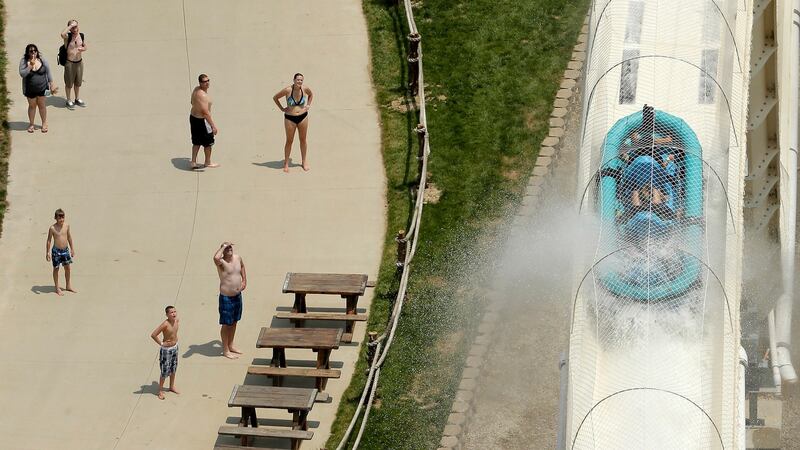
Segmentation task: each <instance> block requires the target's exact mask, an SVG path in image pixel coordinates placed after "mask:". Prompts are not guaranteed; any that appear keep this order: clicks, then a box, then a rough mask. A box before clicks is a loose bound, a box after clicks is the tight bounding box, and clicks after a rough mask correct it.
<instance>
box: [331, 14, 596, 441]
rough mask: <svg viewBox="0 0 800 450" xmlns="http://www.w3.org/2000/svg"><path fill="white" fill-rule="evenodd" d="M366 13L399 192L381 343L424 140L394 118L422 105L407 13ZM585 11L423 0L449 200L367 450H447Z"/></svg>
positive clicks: (433, 209) (346, 413) (359, 381)
mask: <svg viewBox="0 0 800 450" xmlns="http://www.w3.org/2000/svg"><path fill="white" fill-rule="evenodd" d="M363 8H364V12H365V14H366V17H367V24H368V28H369V35H370V43H371V51H372V55H371V56H372V76H373V82H374V84H375V90H376V98H377V103H378V105H379V108H380V110H381V121H382V133H383V157H384V163H385V166H386V175H387V182H388V189H387V196H388V199H387V200H388V204H389V210H388V226H389V229H388V233H387V240H386V246H385V250H384V258H383V264H382V266H381V270H380V274H379V280H378V285H377V286H376V292H375V294H376V295H375V299H374V302H373V307H372V308H373V309H372V313H371V316H370V320H369V323H368V328H369V329H370V330H374V331H378V332H381V331H383V330H384V329H385V324H386V320H387V317H388V313H389V310H390V308H391V301H392V300H393V298H394V296H395V295H396V290H397V277H396V271H395V267H394V255H395V248H396V245H395V243H394V241H393V238H394V235H395V233H396V231H397V230H398V229H405V228H406V227H407V226H408V220H409V211H410V207H411V205H412V202H413V198H412V197H411V194H410V188H411V187H412V186H413V181H414V179H415V178H416V176H417V173H416V160H415V155H416V152H417V138H416V135H414V134H413V133H412V132H411V129H412V128H413V127H414V126H416V124H417V115H416V112H415V111H410V112H403V111H399V110H398V108H396V107H391V105H392V104H393V102H394V105H397V104H412V103H410V102H411V101H412V99H410V98H409V97H407V93H406V88H405V85H406V82H407V80H406V73H407V67H406V62H405V58H406V53H407V41H406V35H407V34H408V30H407V29H406V19H405V12H404V10H403V8H402V3H401V4H400V5H397V4H396V3H395V2H394V1H390V0H364V1H363ZM587 8H588V0H530V1H528V2H518V1H512V0H470V1H469V2H458V1H452V0H424V1H423V2H420V3H419V7H417V8H415V11H414V12H415V16H416V22H417V28H418V29H419V31H420V34H421V35H422V46H423V51H424V61H423V64H424V71H425V81H426V83H427V87H426V89H427V92H426V93H427V96H426V97H427V101H428V128H429V132H430V136H431V150H432V154H431V157H430V172H431V178H430V180H431V182H432V183H433V184H434V185H435V186H436V187H437V188H438V189H440V190H441V191H442V196H441V199H440V201H439V202H438V203H437V204H430V205H427V206H426V207H425V211H424V214H423V221H422V229H421V238H420V244H419V247H418V251H417V255H416V258H415V260H414V263H413V266H412V270H413V271H412V278H411V283H410V287H409V293H408V297H409V298H408V303H407V305H406V307H405V309H404V311H403V316H402V318H401V321H400V326H399V330H398V332H397V336H396V339H395V342H394V344H393V346H392V348H391V351H390V354H389V356H388V358H387V361H386V364H385V365H384V368H383V371H382V375H381V379H380V387H379V389H378V395H377V400H376V403H375V405H374V407H373V409H372V412H371V415H370V418H369V423H368V426H367V429H366V432H365V435H364V438H363V440H362V443H361V448H364V449H424V448H436V447H437V446H438V442H439V439H440V437H441V432H442V428H443V427H444V425H445V422H446V420H447V416H448V414H449V409H450V406H451V403H452V398H453V395H454V393H455V391H456V390H457V387H458V381H459V378H460V373H461V370H462V367H463V362H464V359H465V354H466V351H467V347H468V345H469V344H470V343H471V341H472V339H473V337H474V331H475V328H476V325H477V320H478V317H479V316H480V312H481V310H482V308H483V304H484V303H483V302H484V299H483V295H482V290H481V285H482V284H484V283H485V282H486V281H487V280H486V276H487V273H486V272H488V271H486V270H481V268H482V267H483V266H484V264H486V263H487V262H488V261H489V260H490V258H491V256H492V253H493V251H494V250H495V247H496V245H494V242H493V240H492V236H493V235H495V234H497V233H498V232H500V230H501V229H502V227H503V224H505V223H506V222H507V221H506V220H505V217H507V214H508V211H509V209H510V207H513V205H515V204H516V201H517V200H518V199H519V197H520V196H521V195H522V193H523V191H524V185H525V182H526V181H527V177H528V175H529V173H530V171H531V169H532V166H533V164H534V162H535V158H536V156H537V151H538V146H539V143H540V142H541V140H542V139H543V138H544V137H545V135H546V132H547V129H548V117H549V114H550V111H551V110H552V103H553V99H554V96H555V92H556V91H557V89H558V83H559V81H560V78H561V75H562V73H563V71H564V69H565V68H566V64H567V61H568V60H569V57H570V54H571V51H572V47H573V46H574V44H575V40H576V38H577V35H578V32H579V30H580V27H581V24H582V21H583V18H584V15H585V13H586V11H587ZM364 353H365V348H364V346H362V358H361V360H360V361H359V363H358V366H357V370H356V375H355V376H354V378H353V380H352V383H351V385H350V387H349V388H348V390H347V391H346V392H345V394H344V396H343V398H342V402H341V405H340V407H339V413H338V416H337V419H336V421H335V423H334V426H333V430H332V436H331V438H330V440H329V441H328V444H327V446H328V448H329V449H334V448H335V447H336V445H337V444H338V442H339V439H340V438H341V436H342V435H343V433H344V430H345V429H346V427H347V424H348V422H349V420H350V418H351V417H352V414H353V412H354V411H355V407H356V404H357V402H358V398H359V395H360V393H361V390H362V388H363V385H364V382H365V379H366V377H365V375H364V370H365V369H366V367H367V366H366V363H365V362H364V358H363V355H364ZM354 434H355V433H354ZM351 442H352V439H351Z"/></svg>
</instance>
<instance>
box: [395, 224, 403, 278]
mask: <svg viewBox="0 0 800 450" xmlns="http://www.w3.org/2000/svg"><path fill="white" fill-rule="evenodd" d="M394 240H395V241H397V262H395V266H397V270H398V271H401V270H403V266H404V265H405V264H406V230H400V231H398V232H397V237H396V238H395V239H394Z"/></svg>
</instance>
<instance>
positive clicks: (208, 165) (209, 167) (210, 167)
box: [203, 163, 219, 169]
mask: <svg viewBox="0 0 800 450" xmlns="http://www.w3.org/2000/svg"><path fill="white" fill-rule="evenodd" d="M203 167H205V168H208V169H213V168H215V167H219V164H217V163H208V164H203Z"/></svg>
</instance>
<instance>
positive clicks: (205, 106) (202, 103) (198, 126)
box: [189, 73, 219, 169]
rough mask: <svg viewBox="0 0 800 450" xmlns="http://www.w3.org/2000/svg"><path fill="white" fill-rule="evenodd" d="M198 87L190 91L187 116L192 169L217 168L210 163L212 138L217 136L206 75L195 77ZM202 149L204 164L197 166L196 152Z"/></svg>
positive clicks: (208, 80)
mask: <svg viewBox="0 0 800 450" xmlns="http://www.w3.org/2000/svg"><path fill="white" fill-rule="evenodd" d="M197 81H198V82H199V83H200V85H199V86H197V87H195V88H194V90H193V91H192V111H191V113H190V114H189V128H190V129H191V131H192V162H191V163H190V167H191V168H192V169H200V168H203V167H208V168H212V167H219V164H215V163H212V162H211V147H212V146H213V145H214V136H216V135H217V126H216V124H214V119H212V118H211V96H209V95H208V86H209V83H210V82H211V80H210V79H209V78H208V75H206V74H204V73H201V74H200V76H199V77H197ZM200 147H203V153H204V154H205V162H204V163H203V164H202V165H200V164H197V152H198V151H199V150H200Z"/></svg>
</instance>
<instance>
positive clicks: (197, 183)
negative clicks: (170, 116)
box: [113, 1, 200, 450]
mask: <svg viewBox="0 0 800 450" xmlns="http://www.w3.org/2000/svg"><path fill="white" fill-rule="evenodd" d="M181 11H182V16H183V40H184V46H185V49H186V74H187V76H188V78H187V81H188V83H189V89H191V88H192V81H191V80H192V73H191V64H190V63H189V38H188V35H187V32H186V2H185V1H182V2H181ZM199 204H200V174H199V173H195V186H194V209H193V211H192V229H191V231H190V232H189V242H188V243H187V245H186V256H184V258H183V270H182V271H181V278H180V280H178V288H177V289H176V290H175V299H174V300H173V301H172V304H173V305H175V306H177V305H178V298H179V297H180V294H181V288H182V287H183V279H184V278H185V277H186V268H187V267H189V255H190V254H191V250H192V241H193V240H194V230H195V225H196V224H197V205H199ZM157 361H158V357H154V358H153V362H152V363H151V364H150V370H149V371H148V372H147V380H145V382H144V383H143V384H142V386H145V385H147V382H148V381H149V380H151V379H152V375H153V369H154V368H155V366H156V362H157ZM142 395H144V388H143V389H142V392H140V393H139V396H138V397H137V398H136V403H135V404H134V405H133V408H131V413H130V415H128V420H127V421H126V422H125V426H124V427H122V431H121V432H120V433H119V436H117V441H116V442H115V443H114V447H113V449H114V450H116V448H117V446H118V445H119V443H120V442H121V441H122V437H123V436H124V435H125V432H126V431H127V430H128V425H130V423H131V420H132V419H133V415H134V413H136V409H137V408H138V407H139V402H141V400H142Z"/></svg>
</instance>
